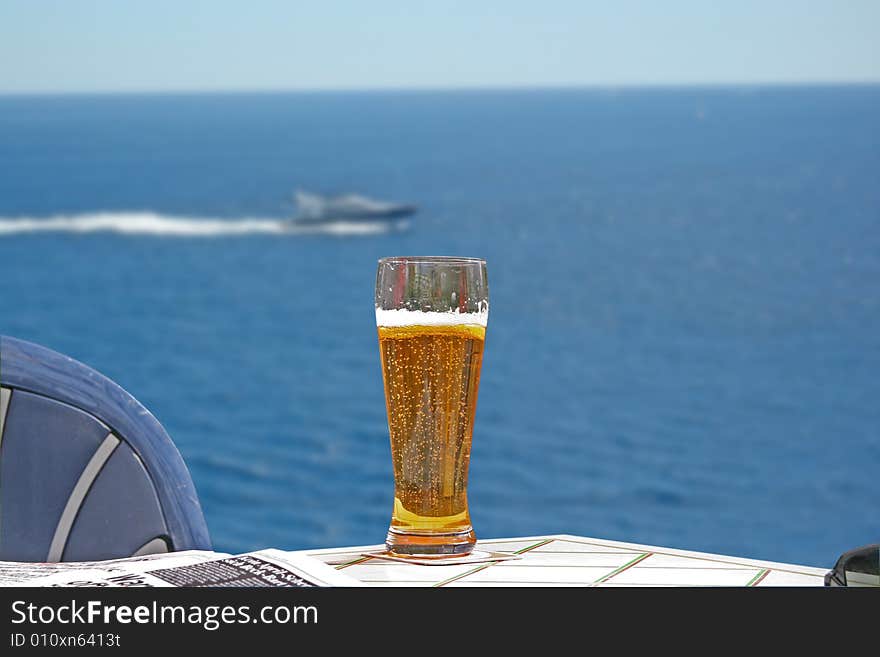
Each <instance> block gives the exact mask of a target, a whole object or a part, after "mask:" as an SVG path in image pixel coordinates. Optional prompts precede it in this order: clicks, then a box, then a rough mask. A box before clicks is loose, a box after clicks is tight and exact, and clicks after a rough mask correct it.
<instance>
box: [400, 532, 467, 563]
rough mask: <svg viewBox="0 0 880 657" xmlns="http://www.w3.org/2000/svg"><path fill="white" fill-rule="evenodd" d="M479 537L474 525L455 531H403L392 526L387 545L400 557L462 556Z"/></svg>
mask: <svg viewBox="0 0 880 657" xmlns="http://www.w3.org/2000/svg"><path fill="white" fill-rule="evenodd" d="M476 542H477V537H476V535H475V534H474V530H473V527H468V528H465V529H461V530H459V531H455V532H417V531H413V530H409V531H403V530H400V529H395V528H394V527H390V528H389V529H388V536H387V537H386V538H385V547H386V549H387V550H388V551H389V552H391V553H392V554H394V555H396V556H400V557H422V558H424V557H428V558H430V557H437V558H443V557H461V556H464V555H466V554H470V553H471V552H472V551H473V549H474V544H475V543H476Z"/></svg>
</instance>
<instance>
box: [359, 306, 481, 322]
mask: <svg viewBox="0 0 880 657" xmlns="http://www.w3.org/2000/svg"><path fill="white" fill-rule="evenodd" d="M488 321H489V306H488V304H487V305H485V306H484V307H483V308H482V309H481V310H480V312H478V313H462V312H459V311H458V310H454V311H449V312H446V313H440V312H424V311H421V310H406V309H400V310H383V309H381V308H376V326H388V327H396V326H462V325H466V326H483V327H485V326H486V324H487V323H488Z"/></svg>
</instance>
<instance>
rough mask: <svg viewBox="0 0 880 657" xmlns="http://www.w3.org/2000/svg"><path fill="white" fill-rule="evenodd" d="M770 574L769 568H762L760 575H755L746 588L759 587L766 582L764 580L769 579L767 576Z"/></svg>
mask: <svg viewBox="0 0 880 657" xmlns="http://www.w3.org/2000/svg"><path fill="white" fill-rule="evenodd" d="M769 574H770V569H769V568H762V569H761V570H759V571H758V574H757V575H755V576H754V577H752V579H750V580H749V583H748V584H746V586H757V585H758V584H760V583H761V582H762V581H763V580H764V578H765V577H767V575H769Z"/></svg>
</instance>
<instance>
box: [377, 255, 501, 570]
mask: <svg viewBox="0 0 880 657" xmlns="http://www.w3.org/2000/svg"><path fill="white" fill-rule="evenodd" d="M488 316H489V286H488V282H487V279H486V262H485V261H484V260H480V259H478V258H451V257H439V256H438V257H395V258H383V259H381V260H379V270H378V273H377V275H376V326H377V330H378V333H379V351H380V355H381V360H382V379H383V381H384V383H385V404H386V406H387V410H388V430H389V433H390V434H391V459H392V462H393V465H394V509H393V512H392V514H391V526H390V527H389V529H388V536H387V538H386V540H385V546H386V548H387V549H388V550H389V551H390V552H391V553H393V554H397V555H402V556H419V557H443V556H452V555H464V554H469V553H470V552H471V551H472V550H473V547H474V543H476V536H475V534H474V530H473V527H471V519H470V514H469V513H468V502H467V479H468V465H469V463H470V455H471V437H472V434H473V427H474V414H475V412H476V408H477V390H478V388H479V384H480V366H481V364H482V361H483V341H484V338H485V335H486V320H487V319H488Z"/></svg>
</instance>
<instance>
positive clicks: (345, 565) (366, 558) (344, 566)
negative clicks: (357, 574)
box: [335, 557, 373, 570]
mask: <svg viewBox="0 0 880 657" xmlns="http://www.w3.org/2000/svg"><path fill="white" fill-rule="evenodd" d="M372 558H373V557H358V558H357V559H352V560H351V561H346V562H345V563H341V564H339V565H338V566H335V568H336V570H342V569H343V568H348V567H349V566H354V565H356V564H359V563H363V562H364V561H369V560H370V559H372Z"/></svg>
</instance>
